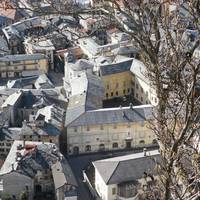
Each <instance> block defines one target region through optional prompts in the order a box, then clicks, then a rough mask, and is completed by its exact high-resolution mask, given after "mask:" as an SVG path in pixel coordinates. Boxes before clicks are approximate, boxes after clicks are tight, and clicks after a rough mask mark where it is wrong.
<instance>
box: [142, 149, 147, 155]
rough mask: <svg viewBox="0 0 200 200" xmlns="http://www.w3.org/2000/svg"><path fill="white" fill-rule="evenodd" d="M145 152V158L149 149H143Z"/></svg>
mask: <svg viewBox="0 0 200 200" xmlns="http://www.w3.org/2000/svg"><path fill="white" fill-rule="evenodd" d="M143 152H144V156H147V149H146V148H144V149H143Z"/></svg>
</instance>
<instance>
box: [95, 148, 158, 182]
mask: <svg viewBox="0 0 200 200" xmlns="http://www.w3.org/2000/svg"><path fill="white" fill-rule="evenodd" d="M148 153H150V155H149V154H148ZM160 162H161V158H160V154H159V152H158V151H157V150H156V151H150V152H147V156H144V153H143V152H142V153H137V154H130V155H128V156H120V157H114V158H110V159H105V160H99V161H95V162H93V165H94V167H95V169H97V170H98V172H99V173H100V175H101V177H102V178H103V180H104V182H105V183H106V184H107V185H109V184H119V183H123V182H126V181H131V180H138V179H140V178H142V177H143V175H144V172H146V173H148V174H152V175H154V174H156V170H155V165H156V163H160Z"/></svg>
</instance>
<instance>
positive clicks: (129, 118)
mask: <svg viewBox="0 0 200 200" xmlns="http://www.w3.org/2000/svg"><path fill="white" fill-rule="evenodd" d="M152 111H153V107H152V106H151V105H142V106H135V107H132V108H130V107H123V108H108V109H98V110H91V111H87V112H84V113H82V115H81V116H79V117H78V118H76V119H74V120H73V121H72V122H71V123H70V124H69V126H72V127H73V126H87V125H97V124H115V123H129V122H137V121H146V120H149V119H152V118H153V114H152Z"/></svg>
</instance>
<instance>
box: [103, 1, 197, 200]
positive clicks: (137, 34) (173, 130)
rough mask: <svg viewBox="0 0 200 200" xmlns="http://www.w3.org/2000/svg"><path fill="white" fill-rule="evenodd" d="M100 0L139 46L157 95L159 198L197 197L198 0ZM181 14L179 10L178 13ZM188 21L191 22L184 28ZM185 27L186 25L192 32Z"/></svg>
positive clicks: (156, 130)
mask: <svg viewBox="0 0 200 200" xmlns="http://www.w3.org/2000/svg"><path fill="white" fill-rule="evenodd" d="M169 6H170V4H169V3H168V1H163V2H160V1H151V2H147V1H137V2H136V1H131V0H123V1H114V0H113V1H112V0H105V1H104V9H106V10H107V11H109V15H111V17H112V18H113V19H115V20H114V21H115V26H117V27H118V28H119V29H121V30H122V31H124V32H126V33H128V34H129V35H130V36H131V37H132V39H133V45H136V46H137V47H139V48H140V49H141V52H142V54H141V60H142V61H143V62H144V63H145V65H146V67H147V74H146V75H147V76H148V78H149V79H150V80H151V82H152V84H153V87H154V88H155V89H156V91H157V96H158V99H159V103H158V106H157V107H156V109H155V120H154V121H153V123H151V128H152V129H153V130H154V132H155V134H156V135H157V138H158V141H159V144H160V148H161V155H162V158H163V163H162V165H161V166H160V172H161V176H160V178H161V182H162V186H163V187H161V188H162V189H163V194H164V195H163V197H162V199H164V200H169V199H180V200H186V199H187V200H189V199H196V198H199V197H200V194H199V191H200V190H199V180H200V157H199V154H198V149H197V148H195V146H194V145H193V141H194V138H195V137H198V136H199V132H198V130H199V109H200V101H199V93H198V92H199V90H198V87H199V77H200V58H199V57H198V56H195V52H196V51H198V49H199V36H200V34H199V31H200V29H199V28H200V27H199V17H200V12H199V11H200V2H199V1H195V0H193V1H187V2H181V3H180V1H177V2H176V6H177V7H176V10H175V12H170V10H169ZM183 13H184V14H183ZM190 26H191V27H190ZM188 29H192V33H195V36H194V35H192V33H191V32H189V30H188Z"/></svg>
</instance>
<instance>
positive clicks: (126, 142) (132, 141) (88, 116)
mask: <svg viewBox="0 0 200 200" xmlns="http://www.w3.org/2000/svg"><path fill="white" fill-rule="evenodd" d="M151 112H152V106H150V105H145V106H135V107H124V108H110V109H98V110H91V111H86V112H84V113H82V115H80V116H79V117H77V118H76V119H74V120H73V121H72V122H70V123H69V124H68V125H67V126H66V133H65V134H66V147H67V151H68V154H78V153H90V152H98V151H112V150H117V149H131V148H134V147H144V146H148V145H155V144H156V136H155V134H154V133H153V131H152V130H151V129H149V123H148V120H149V119H151V118H152V113H151Z"/></svg>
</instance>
